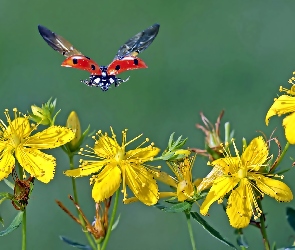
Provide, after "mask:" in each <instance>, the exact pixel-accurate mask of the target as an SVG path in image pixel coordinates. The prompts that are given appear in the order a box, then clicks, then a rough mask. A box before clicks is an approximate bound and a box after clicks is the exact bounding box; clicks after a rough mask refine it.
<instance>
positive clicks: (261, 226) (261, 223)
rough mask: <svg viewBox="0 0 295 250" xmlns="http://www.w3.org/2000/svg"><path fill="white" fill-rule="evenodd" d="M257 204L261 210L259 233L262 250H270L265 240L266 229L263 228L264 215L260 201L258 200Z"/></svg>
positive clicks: (266, 239)
mask: <svg viewBox="0 0 295 250" xmlns="http://www.w3.org/2000/svg"><path fill="white" fill-rule="evenodd" d="M257 203H258V205H259V207H260V209H261V216H260V232H261V234H262V238H263V244H264V249H265V250H270V245H269V241H268V238H267V233H266V227H265V217H264V216H265V215H264V213H263V209H262V203H261V200H260V199H258V200H257Z"/></svg>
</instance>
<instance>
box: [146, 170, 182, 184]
mask: <svg viewBox="0 0 295 250" xmlns="http://www.w3.org/2000/svg"><path fill="white" fill-rule="evenodd" d="M149 171H150V173H151V174H152V175H153V176H154V178H155V179H156V180H158V181H160V182H163V183H165V184H166V185H168V186H171V187H175V188H176V187H177V180H176V179H175V178H174V177H172V176H170V175H169V174H167V173H166V172H163V171H160V170H157V169H149Z"/></svg>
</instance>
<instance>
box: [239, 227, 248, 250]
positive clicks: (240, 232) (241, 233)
mask: <svg viewBox="0 0 295 250" xmlns="http://www.w3.org/2000/svg"><path fill="white" fill-rule="evenodd" d="M238 233H239V235H243V234H244V233H243V229H242V228H239V229H238ZM239 247H240V248H241V249H242V250H246V249H247V248H246V247H245V246H243V245H239Z"/></svg>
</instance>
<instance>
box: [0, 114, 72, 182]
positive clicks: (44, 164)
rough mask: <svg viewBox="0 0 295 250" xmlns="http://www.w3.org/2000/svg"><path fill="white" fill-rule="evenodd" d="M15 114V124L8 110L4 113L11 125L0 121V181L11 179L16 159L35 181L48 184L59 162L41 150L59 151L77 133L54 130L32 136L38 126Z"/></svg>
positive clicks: (62, 129)
mask: <svg viewBox="0 0 295 250" xmlns="http://www.w3.org/2000/svg"><path fill="white" fill-rule="evenodd" d="M13 111H14V119H13V120H11V118H10V116H9V112H8V110H5V112H4V114H5V116H6V119H7V123H8V125H6V124H5V123H4V121H2V120H0V128H1V130H2V131H1V132H0V180H3V179H4V178H7V177H8V175H9V174H10V173H11V172H12V170H13V169H14V166H15V159H17V161H18V162H19V164H20V165H21V167H22V168H23V169H24V170H25V171H27V172H28V173H29V174H30V175H31V176H32V177H35V178H36V179H37V180H39V181H41V182H44V183H48V182H49V181H50V180H52V179H53V176H54V172H55V165H56V161H55V158H54V157H53V156H52V155H49V154H45V153H43V152H41V151H40V149H51V148H56V147H60V146H62V145H64V144H66V143H67V142H69V141H71V140H72V139H73V138H74V132H73V131H72V130H71V129H69V128H65V127H61V126H51V127H49V128H47V129H45V130H43V131H41V132H38V133H36V134H34V135H33V134H32V133H33V131H34V130H36V129H37V126H32V125H31V124H30V122H29V118H30V117H29V116H22V115H21V113H19V112H18V111H17V109H13Z"/></svg>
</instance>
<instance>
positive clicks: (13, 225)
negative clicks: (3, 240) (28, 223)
mask: <svg viewBox="0 0 295 250" xmlns="http://www.w3.org/2000/svg"><path fill="white" fill-rule="evenodd" d="M23 213H24V212H23V211H20V212H18V214H17V215H16V216H15V217H14V219H13V221H12V222H11V224H10V225H9V226H8V227H7V228H6V229H5V230H4V231H1V232H0V236H4V235H7V234H9V233H11V232H12V231H14V230H15V229H17V228H18V227H19V225H20V224H21V223H22V220H23Z"/></svg>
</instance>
